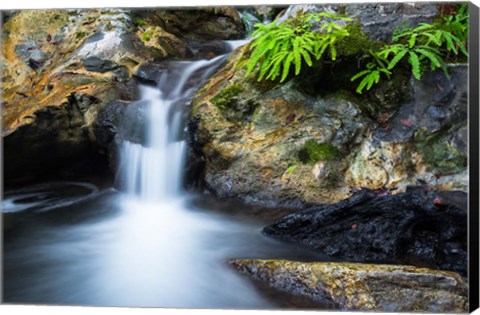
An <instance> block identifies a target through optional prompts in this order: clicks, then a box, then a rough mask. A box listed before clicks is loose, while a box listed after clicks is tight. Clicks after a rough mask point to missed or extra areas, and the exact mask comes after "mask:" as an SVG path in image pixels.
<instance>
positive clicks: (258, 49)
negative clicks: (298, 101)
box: [247, 12, 351, 82]
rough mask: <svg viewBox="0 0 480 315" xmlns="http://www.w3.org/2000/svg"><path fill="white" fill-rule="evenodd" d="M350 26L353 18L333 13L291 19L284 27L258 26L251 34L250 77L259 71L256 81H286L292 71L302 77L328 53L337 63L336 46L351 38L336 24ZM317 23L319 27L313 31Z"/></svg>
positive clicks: (277, 25) (276, 25)
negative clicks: (305, 68) (304, 72)
mask: <svg viewBox="0 0 480 315" xmlns="http://www.w3.org/2000/svg"><path fill="white" fill-rule="evenodd" d="M340 21H341V22H342V23H348V22H350V21H351V19H350V18H347V17H344V16H341V15H336V14H331V13H325V12H321V13H310V14H307V15H305V16H303V17H300V18H297V19H290V20H288V21H285V22H283V23H281V24H278V23H277V22H272V23H270V24H267V25H263V24H257V25H255V27H256V30H255V32H254V33H253V34H252V36H253V37H254V40H253V42H252V44H251V45H250V47H249V49H250V51H251V55H250V58H249V60H248V63H247V75H249V74H250V73H252V72H253V71H254V70H255V69H258V76H257V80H258V81H261V80H264V79H268V80H276V79H278V78H280V82H283V81H285V80H286V79H287V78H288V76H289V74H290V73H291V69H292V68H293V69H294V71H293V73H294V74H295V75H299V74H300V73H301V71H302V67H304V66H307V67H312V66H313V65H314V60H320V59H321V58H322V57H323V56H324V54H325V52H327V51H328V52H329V53H330V58H331V59H332V60H335V59H336V57H337V51H336V48H335V44H336V42H337V41H338V40H339V39H341V38H344V37H346V36H348V35H349V34H348V31H347V30H346V29H345V27H344V26H342V25H340V24H338V23H337V22H340ZM314 23H319V27H318V28H317V29H316V30H312V29H313V26H314Z"/></svg>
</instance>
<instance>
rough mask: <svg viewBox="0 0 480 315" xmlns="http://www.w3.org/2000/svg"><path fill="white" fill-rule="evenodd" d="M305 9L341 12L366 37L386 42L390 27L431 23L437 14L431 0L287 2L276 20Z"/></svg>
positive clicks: (391, 29)
mask: <svg viewBox="0 0 480 315" xmlns="http://www.w3.org/2000/svg"><path fill="white" fill-rule="evenodd" d="M308 12H330V13H342V14H345V15H347V16H349V17H352V18H356V19H358V21H359V22H360V24H361V25H362V29H363V32H364V33H365V34H367V35H368V36H369V37H370V38H372V39H374V40H382V41H386V42H390V40H391V38H392V34H393V32H394V30H395V29H397V28H399V27H414V26H417V25H418V24H419V23H431V22H432V21H433V20H434V18H435V17H436V16H437V14H438V8H437V5H436V4H434V3H369V4H348V5H342V4H339V5H337V4H328V5H313V4H312V5H291V6H290V7H289V8H288V9H287V10H286V11H285V13H284V14H283V15H282V16H280V17H279V18H278V19H277V20H278V21H280V22H282V21H286V20H287V19H289V18H292V17H295V16H298V15H299V14H303V13H308Z"/></svg>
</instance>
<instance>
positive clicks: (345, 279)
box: [230, 259, 468, 313]
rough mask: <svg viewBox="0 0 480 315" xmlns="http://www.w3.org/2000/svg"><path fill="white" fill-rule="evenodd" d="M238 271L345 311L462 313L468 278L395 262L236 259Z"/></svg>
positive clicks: (465, 309)
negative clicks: (378, 263)
mask: <svg viewBox="0 0 480 315" xmlns="http://www.w3.org/2000/svg"><path fill="white" fill-rule="evenodd" d="M230 264H231V265H232V266H233V267H234V268H235V269H236V270H238V271H239V272H241V273H243V274H245V275H247V276H249V277H250V278H252V279H254V280H256V281H258V282H261V283H263V284H266V285H267V286H269V287H271V288H273V289H276V290H278V291H282V292H287V293H289V294H291V295H296V296H303V297H306V298H308V299H310V300H313V301H315V302H316V303H318V305H319V306H324V307H325V306H327V307H328V306H329V305H331V304H333V305H334V307H336V308H337V309H341V310H349V311H380V312H434V313H450V312H454V313H463V312H467V310H468V284H467V283H466V281H465V280H464V279H463V278H462V277H460V276H459V275H458V274H456V273H454V272H447V271H439V270H432V269H426V268H416V267H412V266H399V265H369V264H353V263H341V262H311V263H304V262H293V261H282V260H254V259H238V260H232V261H230Z"/></svg>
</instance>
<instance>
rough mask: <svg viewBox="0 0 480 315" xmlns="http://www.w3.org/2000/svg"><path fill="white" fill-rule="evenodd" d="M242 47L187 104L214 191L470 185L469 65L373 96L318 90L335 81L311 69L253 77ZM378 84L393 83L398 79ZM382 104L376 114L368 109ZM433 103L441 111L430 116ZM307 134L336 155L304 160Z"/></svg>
mask: <svg viewBox="0 0 480 315" xmlns="http://www.w3.org/2000/svg"><path fill="white" fill-rule="evenodd" d="M247 49H248V46H245V47H241V48H238V49H237V50H236V51H235V52H234V53H233V54H232V55H231V57H230V58H229V60H228V61H227V63H226V64H225V66H224V67H223V69H221V70H220V71H218V72H217V74H215V75H214V76H213V77H212V78H211V80H210V81H209V82H208V83H207V84H206V85H204V86H203V88H202V89H201V90H200V91H199V92H198V93H197V95H196V97H195V98H194V100H193V102H192V115H191V119H190V132H191V138H192V143H193V145H194V146H195V148H196V150H195V152H197V153H198V154H199V155H200V156H201V158H202V159H203V160H205V170H204V179H205V183H206V185H207V187H208V188H209V189H210V190H211V191H213V192H214V193H216V194H217V195H219V196H229V197H237V198H240V199H244V200H247V201H251V202H259V203H265V204H269V205H275V204H289V203H290V204H292V202H293V204H297V205H301V204H302V203H307V204H308V203H332V202H336V201H338V200H341V199H345V198H347V197H348V196H350V189H351V188H353V189H362V188H369V189H392V190H393V191H394V193H397V192H403V191H405V190H406V189H407V187H408V186H412V185H413V186H415V185H419V184H422V185H423V183H425V185H427V186H428V187H430V188H431V189H435V190H439V189H440V190H462V191H467V189H466V187H467V186H468V176H465V175H466V169H467V164H466V151H465V149H466V147H467V146H466V139H465V137H466V124H467V116H466V114H465V113H466V109H467V103H466V102H465V100H466V95H467V83H466V81H465V80H466V78H467V76H466V71H468V68H467V67H466V66H451V67H449V72H450V73H451V78H452V80H451V81H449V80H448V79H446V78H445V76H444V74H443V73H442V72H441V71H436V72H433V73H429V74H427V75H426V76H425V77H424V78H422V80H420V81H418V80H413V79H412V80H408V79H406V81H405V83H406V84H405V85H406V86H407V87H409V88H407V89H406V90H402V92H403V96H402V95H400V96H399V95H393V97H392V98H391V99H390V100H388V102H387V101H385V102H383V103H378V102H373V101H372V100H371V99H370V98H366V97H363V98H362V97H361V96H359V95H355V94H354V93H350V92H348V91H346V90H344V89H343V88H342V87H341V85H340V86H336V85H334V84H333V85H332V88H331V90H323V91H322V90H318V88H317V89H316V90H315V86H324V84H329V82H333V81H329V82H327V81H328V80H327V79H322V80H324V81H325V82H324V81H320V82H316V81H315V80H316V77H314V76H310V77H307V78H306V79H305V78H299V79H296V78H292V79H291V80H287V82H286V83H283V84H279V83H277V82H271V81H264V82H257V81H256V79H255V74H253V75H251V76H249V77H246V76H245V69H244V67H242V63H244V62H245V61H244V59H242V58H243V56H244V55H245V54H248V51H247ZM337 68H340V69H341V70H335V69H337ZM319 71H320V74H324V76H328V75H329V74H328V73H329V72H330V71H336V72H338V71H349V70H348V69H344V68H342V66H341V65H338V66H335V67H332V68H329V69H328V70H326V71H327V72H321V71H322V70H321V69H320V70H319ZM336 72H335V73H336ZM334 75H335V74H334ZM352 75H353V74H352ZM320 76H321V75H320ZM348 81H349V80H348ZM384 84H385V85H386V86H388V87H389V89H394V90H397V91H398V89H396V87H395V86H396V83H395V82H393V81H385V82H384ZM392 102H396V103H393V105H388V104H392ZM384 105H387V106H386V107H382V111H383V112H381V113H382V114H375V115H374V113H373V112H372V110H371V107H372V106H384ZM388 106H390V108H388ZM432 108H435V111H436V112H439V111H441V112H443V113H444V116H442V117H440V116H438V115H437V114H433V115H430V114H429V111H432V110H431V109H432ZM383 114H386V115H387V116H388V117H387V118H386V119H385V120H382V119H381V115H383ZM309 141H315V142H316V143H317V145H318V146H322V145H332V146H333V147H334V148H335V150H334V151H337V155H336V156H335V157H334V158H328V157H323V158H319V159H318V160H317V161H315V162H316V163H310V162H311V161H312V160H311V159H308V158H307V159H305V158H302V154H303V153H302V152H305V150H304V149H305V148H304V147H305V146H306V145H307V144H308V143H309ZM319 156H320V157H321V155H319ZM308 161H310V162H308ZM306 162H307V163H306ZM462 174H463V175H462Z"/></svg>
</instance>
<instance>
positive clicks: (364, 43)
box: [336, 23, 382, 56]
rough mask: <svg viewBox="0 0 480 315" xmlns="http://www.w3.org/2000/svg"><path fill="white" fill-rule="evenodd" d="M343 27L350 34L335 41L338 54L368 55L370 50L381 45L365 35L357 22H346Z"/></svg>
mask: <svg viewBox="0 0 480 315" xmlns="http://www.w3.org/2000/svg"><path fill="white" fill-rule="evenodd" d="M345 29H346V30H347V31H348V33H349V34H350V35H349V36H347V37H345V38H343V39H341V40H339V41H338V42H337V44H336V48H337V53H338V55H339V56H353V55H368V54H369V51H370V50H376V49H378V48H380V47H381V45H382V44H381V43H380V42H378V41H374V40H372V39H370V37H368V36H367V35H365V33H363V31H362V26H361V25H360V24H359V23H356V24H348V25H347V26H345Z"/></svg>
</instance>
